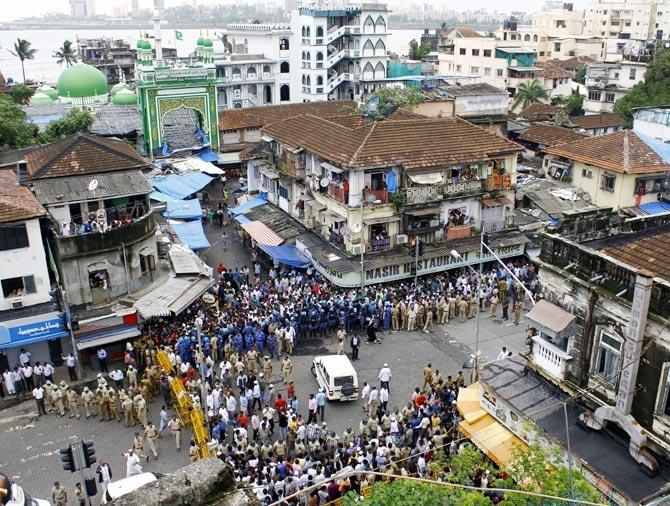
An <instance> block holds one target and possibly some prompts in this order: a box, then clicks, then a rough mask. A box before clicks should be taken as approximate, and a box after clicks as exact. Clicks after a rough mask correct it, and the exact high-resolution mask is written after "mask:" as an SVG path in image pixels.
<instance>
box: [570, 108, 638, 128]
mask: <svg viewBox="0 0 670 506" xmlns="http://www.w3.org/2000/svg"><path fill="white" fill-rule="evenodd" d="M570 121H572V122H573V123H574V124H575V125H577V126H578V127H579V128H585V129H588V128H598V127H611V126H624V125H625V124H626V122H625V121H624V120H623V118H622V117H621V116H619V115H617V114H612V113H611V112H602V113H600V114H589V115H588V116H575V117H571V118H570Z"/></svg>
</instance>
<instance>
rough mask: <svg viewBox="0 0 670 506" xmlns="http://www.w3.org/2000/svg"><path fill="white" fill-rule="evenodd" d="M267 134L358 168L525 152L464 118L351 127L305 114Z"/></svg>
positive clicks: (272, 127) (410, 165)
mask: <svg viewBox="0 0 670 506" xmlns="http://www.w3.org/2000/svg"><path fill="white" fill-rule="evenodd" d="M263 133H265V134H267V135H269V136H271V137H273V138H275V139H277V140H279V141H281V142H285V143H287V144H289V145H290V146H292V147H294V148H305V149H307V150H309V151H312V152H314V153H316V154H317V155H319V156H322V157H323V158H326V159H328V160H331V161H334V162H336V163H339V164H342V165H344V166H345V167H352V168H354V167H383V166H389V165H396V164H399V165H402V166H403V167H404V168H405V169H406V170H416V169H420V168H424V167H435V166H440V165H453V164H460V163H474V162H479V161H486V160H490V159H493V158H500V157H501V156H504V155H508V154H511V153H516V152H518V151H522V150H523V147H522V146H520V145H519V144H516V143H515V142H512V141H509V140H507V139H504V138H502V137H499V136H497V135H494V134H491V133H489V132H488V131H487V130H484V129H483V128H480V127H478V126H476V125H473V124H472V123H469V122H468V121H465V120H463V119H461V118H417V119H407V120H396V121H388V120H387V121H376V122H373V123H370V124H367V125H365V126H363V127H359V128H347V127H346V126H343V125H341V124H338V123H335V122H333V121H330V120H328V119H325V118H317V117H315V116H310V115H303V116H296V117H293V118H287V119H286V120H284V121H280V122H276V123H273V124H271V125H268V126H266V127H265V128H263Z"/></svg>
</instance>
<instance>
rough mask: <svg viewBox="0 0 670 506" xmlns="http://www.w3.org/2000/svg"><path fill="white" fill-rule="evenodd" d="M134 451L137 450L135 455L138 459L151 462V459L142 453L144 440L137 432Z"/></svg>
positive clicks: (134, 439)
mask: <svg viewBox="0 0 670 506" xmlns="http://www.w3.org/2000/svg"><path fill="white" fill-rule="evenodd" d="M133 450H135V455H137V457H138V458H140V459H147V462H149V457H147V456H146V455H144V453H143V452H142V450H144V439H143V438H142V436H140V434H139V432H136V433H135V437H134V438H133Z"/></svg>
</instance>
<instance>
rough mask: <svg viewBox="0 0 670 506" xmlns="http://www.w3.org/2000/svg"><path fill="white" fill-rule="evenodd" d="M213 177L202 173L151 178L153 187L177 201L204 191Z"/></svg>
mask: <svg viewBox="0 0 670 506" xmlns="http://www.w3.org/2000/svg"><path fill="white" fill-rule="evenodd" d="M212 179H214V178H212V177H211V176H208V175H207V174H202V173H201V172H185V173H184V174H179V175H177V174H170V175H167V176H156V177H154V178H151V181H150V182H151V185H152V186H153V187H154V188H156V189H157V190H158V191H159V192H161V193H163V194H165V195H167V196H169V197H174V198H175V199H184V198H186V197H188V196H189V195H193V194H194V193H196V192H198V191H200V190H202V189H203V188H204V187H205V186H207V185H208V184H209V183H211V182H212Z"/></svg>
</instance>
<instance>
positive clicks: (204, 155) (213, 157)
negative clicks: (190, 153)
mask: <svg viewBox="0 0 670 506" xmlns="http://www.w3.org/2000/svg"><path fill="white" fill-rule="evenodd" d="M198 156H199V157H200V159H201V160H204V161H206V162H218V161H219V155H217V154H215V153H212V150H211V149H209V148H205V149H203V150H202V151H201V152H200V154H199V155H198Z"/></svg>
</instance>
